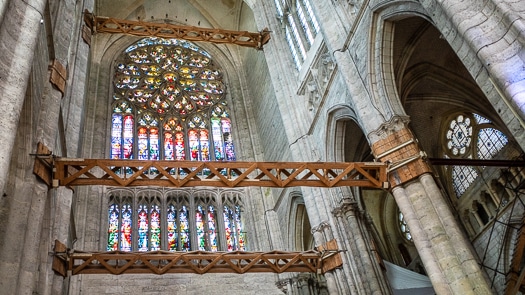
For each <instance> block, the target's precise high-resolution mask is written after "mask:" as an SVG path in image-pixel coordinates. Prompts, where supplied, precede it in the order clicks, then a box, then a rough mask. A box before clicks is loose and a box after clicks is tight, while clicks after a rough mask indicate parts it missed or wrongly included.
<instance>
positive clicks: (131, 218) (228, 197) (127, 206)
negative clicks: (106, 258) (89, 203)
mask: <svg viewBox="0 0 525 295" xmlns="http://www.w3.org/2000/svg"><path fill="white" fill-rule="evenodd" d="M108 196H109V203H108V211H107V216H108V235H107V251H158V250H167V251H197V250H201V251H237V250H239V251H245V250H246V233H245V232H244V229H243V223H242V208H243V204H242V194H241V193H240V192H222V193H221V194H220V195H218V194H217V193H215V192H211V191H192V192H188V191H185V190H164V191H160V190H151V189H138V190H123V189H115V190H111V191H110V192H109V193H108ZM220 212H222V214H221V213H220Z"/></svg>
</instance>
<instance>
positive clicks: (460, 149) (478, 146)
mask: <svg viewBox="0 0 525 295" xmlns="http://www.w3.org/2000/svg"><path fill="white" fill-rule="evenodd" d="M446 126H447V130H446V132H445V134H444V140H443V141H444V143H445V154H444V157H445V158H464V159H481V160H489V159H492V158H494V157H495V156H496V155H497V154H498V153H499V151H501V150H502V149H503V147H504V146H506V145H507V143H508V138H507V136H506V135H505V134H503V132H501V131H499V130H498V129H496V128H494V125H493V124H492V122H491V121H490V120H488V119H487V118H485V117H483V116H481V115H479V114H475V113H461V114H456V115H454V116H452V117H450V119H449V120H448V121H447V125H446ZM479 169H483V167H480V168H479ZM480 172H481V170H478V168H475V167H471V166H452V167H451V168H449V169H448V173H450V176H451V179H452V186H453V189H454V192H455V194H456V197H458V198H459V197H461V195H463V194H464V193H465V191H466V190H467V189H468V188H469V187H470V186H471V185H472V184H473V183H474V181H475V180H476V179H477V178H478V176H479V174H480Z"/></svg>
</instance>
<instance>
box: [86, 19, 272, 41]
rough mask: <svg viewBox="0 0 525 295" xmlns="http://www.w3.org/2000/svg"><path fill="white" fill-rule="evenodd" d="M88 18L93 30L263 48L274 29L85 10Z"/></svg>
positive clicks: (87, 20) (88, 24)
mask: <svg viewBox="0 0 525 295" xmlns="http://www.w3.org/2000/svg"><path fill="white" fill-rule="evenodd" d="M84 22H85V23H86V25H87V26H88V27H89V28H90V29H91V31H92V32H93V33H112V34H128V35H135V36H149V37H161V38H177V39H184V40H188V41H206V42H212V43H219V44H224V43H228V44H235V45H240V46H245V47H253V48H257V49H259V50H261V49H262V47H263V45H264V44H266V43H268V41H269V40H270V31H269V30H268V29H264V30H262V31H261V32H258V33H252V32H247V31H231V30H223V29H210V28H199V27H193V26H179V25H174V24H170V23H154V22H144V21H140V20H139V21H133V20H124V19H116V18H111V17H101V16H95V15H93V14H92V13H90V12H89V11H87V10H86V11H84Z"/></svg>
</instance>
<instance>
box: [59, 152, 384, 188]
mask: <svg viewBox="0 0 525 295" xmlns="http://www.w3.org/2000/svg"><path fill="white" fill-rule="evenodd" d="M53 165H54V175H53V186H54V187H57V186H79V185H107V186H117V187H131V186H161V187H195V186H212V187H247V186H256V187H280V188H284V187H296V186H306V187H339V186H360V187H369V188H388V183H387V181H386V179H387V176H386V169H387V166H386V165H385V164H382V163H376V162H370V163H368V162H357V163H336V162H197V161H154V160H116V159H67V158H55V159H54V163H53Z"/></svg>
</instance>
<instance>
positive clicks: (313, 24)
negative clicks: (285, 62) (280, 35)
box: [274, 0, 319, 69]
mask: <svg viewBox="0 0 525 295" xmlns="http://www.w3.org/2000/svg"><path fill="white" fill-rule="evenodd" d="M274 2H275V7H276V9H277V17H278V18H279V20H280V22H281V24H282V27H283V29H284V34H285V37H286V41H287V42H288V47H289V48H290V52H291V53H292V57H293V60H294V62H295V66H296V67H297V68H298V69H299V68H301V65H302V64H303V62H304V60H305V59H306V53H307V52H308V50H310V47H311V46H312V44H313V43H314V40H315V37H316V36H317V34H318V33H319V24H318V23H317V19H316V17H315V14H314V12H313V10H312V6H311V5H310V1H309V0H296V1H287V0H274Z"/></svg>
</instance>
